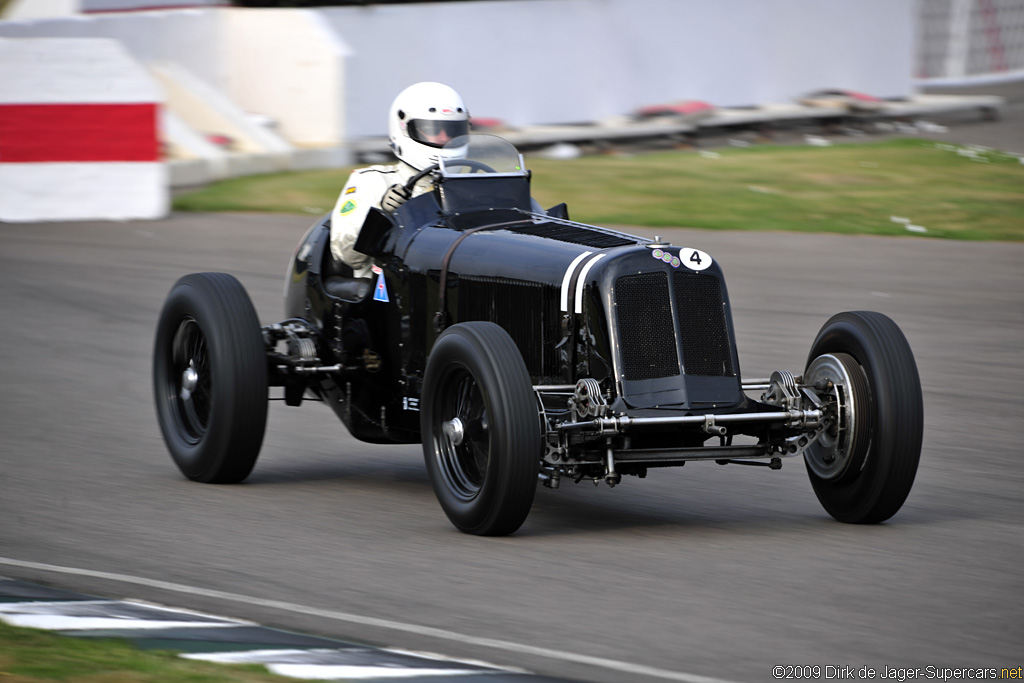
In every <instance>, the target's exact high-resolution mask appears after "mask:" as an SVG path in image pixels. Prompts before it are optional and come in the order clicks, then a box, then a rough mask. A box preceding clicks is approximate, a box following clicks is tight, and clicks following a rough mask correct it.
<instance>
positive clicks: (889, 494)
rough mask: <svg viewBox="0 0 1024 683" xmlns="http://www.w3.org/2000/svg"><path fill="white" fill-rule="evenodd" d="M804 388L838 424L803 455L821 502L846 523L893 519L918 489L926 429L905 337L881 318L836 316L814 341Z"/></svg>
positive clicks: (856, 313) (853, 314)
mask: <svg viewBox="0 0 1024 683" xmlns="http://www.w3.org/2000/svg"><path fill="white" fill-rule="evenodd" d="M804 381H805V382H806V383H809V384H817V386H819V387H822V388H823V391H824V392H825V394H826V395H827V397H828V400H830V401H831V402H832V406H833V410H832V412H833V414H834V417H835V419H834V421H833V423H832V424H830V425H829V426H828V427H827V429H826V430H825V431H824V432H823V433H822V434H821V436H819V437H818V440H817V441H816V442H815V443H814V444H813V445H812V446H810V447H809V448H808V449H807V451H806V452H805V454H804V460H805V462H806V464H807V473H808V475H809V476H810V479H811V486H812V487H813V488H814V493H815V494H816V495H817V496H818V500H819V501H820V502H821V504H822V506H823V507H824V508H825V510H826V511H827V512H828V513H829V514H830V515H832V516H833V517H835V518H836V519H837V520H839V521H841V522H849V523H854V524H873V523H877V522H883V521H885V520H887V519H889V518H890V517H892V516H893V515H894V514H896V512H897V511H898V510H899V509H900V507H901V506H902V505H903V503H904V501H905V500H906V499H907V496H908V495H909V494H910V489H911V487H912V486H913V484H914V477H915V475H916V474H917V464H918V460H919V459H920V455H921V441H922V435H923V425H924V407H923V402H922V398H921V380H920V378H919V376H918V373H917V364H916V363H915V362H914V355H913V352H912V351H911V349H910V345H909V344H908V343H907V340H906V337H904V335H903V332H902V331H900V329H899V327H898V326H897V325H896V323H894V322H893V321H892V320H891V319H889V318H888V317H886V316H884V315H882V314H881V313H874V312H869V311H854V312H847V313H839V314H838V315H835V316H833V317H832V318H831V319H829V321H828V322H827V323H825V326H824V327H822V328H821V331H820V332H819V333H818V336H817V338H816V339H815V340H814V344H813V345H812V346H811V352H810V354H809V356H808V365H807V370H806V371H805V372H804Z"/></svg>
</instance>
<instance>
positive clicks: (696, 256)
mask: <svg viewBox="0 0 1024 683" xmlns="http://www.w3.org/2000/svg"><path fill="white" fill-rule="evenodd" d="M690 261H692V262H693V263H696V264H697V265H698V266H699V265H700V263H701V261H700V252H698V251H697V250H696V249H694V250H693V252H692V253H691V254H690Z"/></svg>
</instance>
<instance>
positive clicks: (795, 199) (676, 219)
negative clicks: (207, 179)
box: [174, 139, 1024, 241]
mask: <svg viewBox="0 0 1024 683" xmlns="http://www.w3.org/2000/svg"><path fill="white" fill-rule="evenodd" d="M527 165H528V166H529V167H530V168H531V169H532V170H533V181H532V182H533V193H534V196H535V197H536V198H537V200H538V201H539V202H541V204H542V205H544V206H552V205H554V204H558V203H560V202H566V203H567V204H568V205H569V212H570V215H571V216H572V218H573V219H575V220H579V221H583V222H586V223H594V224H599V225H633V226H644V227H651V228H657V227H692V228H707V229H717V230H784V231H796V232H833V233H846V234H872V235H908V234H916V235H924V236H931V237H945V238H954V239H964V240H1007V241H1022V240H1024V163H1022V161H1021V159H1019V158H1018V157H1015V156H1011V155H1007V154H1002V153H999V152H994V151H986V150H977V149H968V148H963V147H958V146H955V145H946V144H942V143H935V142H930V141H926V140H919V139H904V140H892V141H887V142H873V143H865V144H843V145H834V146H831V147H810V146H806V147H805V146H800V147H782V146H775V145H761V146H752V147H747V148H727V149H722V150H719V151H715V152H696V151H682V150H680V151H671V152H656V153H650V154H638V155H633V156H625V155H607V156H591V157H584V158H580V159H573V160H568V161H552V160H547V159H541V158H532V157H531V158H529V159H528V164H527ZM349 170H350V169H332V170H324V171H303V172H296V173H282V174H273V175H265V176H251V177H245V178H235V179H232V180H227V181H223V182H220V183H215V184H213V185H210V186H208V187H204V188H202V189H200V190H197V191H195V192H190V193H187V194H183V195H181V196H179V197H177V198H176V199H175V201H174V209H175V210H178V211H271V212H287V213H303V212H304V213H310V214H322V213H325V212H326V211H328V210H330V209H331V208H332V207H333V206H334V202H335V199H336V198H337V193H338V192H339V190H340V189H341V187H342V185H343V184H344V182H345V180H346V178H347V177H348V172H349ZM893 217H897V218H903V219H906V220H907V223H904V222H896V221H894V220H893ZM908 224H909V225H912V226H920V228H923V229H924V232H920V229H919V228H912V229H911V231H908V227H907V225H908Z"/></svg>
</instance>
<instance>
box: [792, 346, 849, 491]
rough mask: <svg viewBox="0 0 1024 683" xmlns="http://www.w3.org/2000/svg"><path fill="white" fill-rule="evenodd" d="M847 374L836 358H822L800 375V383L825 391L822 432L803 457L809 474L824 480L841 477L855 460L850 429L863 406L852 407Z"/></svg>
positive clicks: (844, 367) (818, 358)
mask: <svg viewBox="0 0 1024 683" xmlns="http://www.w3.org/2000/svg"><path fill="white" fill-rule="evenodd" d="M850 371H851V369H849V368H847V367H846V365H845V364H844V363H843V362H842V361H840V360H839V359H838V358H836V357H835V356H833V355H831V354H825V355H822V356H819V357H817V358H815V359H814V361H813V362H812V363H811V364H810V366H808V368H807V372H806V373H805V374H804V382H806V383H808V384H821V385H823V386H828V388H829V390H828V392H827V393H825V394H823V395H822V398H826V400H827V401H828V403H829V404H830V410H829V411H828V412H829V413H830V414H829V415H828V417H827V418H826V428H825V429H823V430H822V431H821V433H820V434H819V435H818V439H817V441H816V442H815V443H813V444H811V445H810V446H809V447H808V448H807V451H806V452H805V454H804V455H805V458H806V461H807V464H808V466H809V467H810V468H811V470H812V471H813V472H814V473H815V474H816V475H817V476H818V477H820V478H821V479H825V480H835V479H838V478H839V477H841V476H842V475H843V474H844V473H845V472H846V471H847V469H848V468H849V467H850V465H851V463H852V461H853V460H855V459H856V458H855V457H854V453H855V452H856V448H857V446H858V444H855V443H854V438H853V426H854V425H855V424H856V419H857V411H858V410H862V409H864V406H858V405H857V404H856V401H855V398H854V392H853V378H852V377H851V376H850V374H849V373H850Z"/></svg>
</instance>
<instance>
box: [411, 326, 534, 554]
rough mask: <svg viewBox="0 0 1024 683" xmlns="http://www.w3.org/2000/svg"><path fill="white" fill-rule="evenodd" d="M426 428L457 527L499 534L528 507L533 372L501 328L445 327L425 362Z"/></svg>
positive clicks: (428, 449)
mask: <svg viewBox="0 0 1024 683" xmlns="http://www.w3.org/2000/svg"><path fill="white" fill-rule="evenodd" d="M423 387H424V390H423V400H422V401H421V404H420V405H421V413H420V427H421V431H422V435H423V454H424V458H425V460H426V465H427V472H428V474H429V475H430V480H431V483H432V484H433V486H434V492H435V493H436V494H437V499H438V501H439V502H440V503H441V507H442V508H443V509H444V511H445V514H446V515H447V516H448V519H449V520H451V522H452V524H454V525H455V526H456V527H457V528H458V529H459V530H461V531H464V532H466V533H470V534H477V535H482V536H501V535H505V534H510V533H512V532H514V531H515V530H516V529H518V528H519V527H520V526H521V525H522V523H523V521H525V519H526V516H527V515H528V514H529V512H530V506H531V505H532V504H533V496H534V493H535V492H536V487H537V471H538V464H539V461H540V445H541V444H540V436H541V435H540V422H539V418H538V415H537V404H536V401H535V399H534V396H533V387H532V385H531V383H530V375H529V372H528V371H527V369H526V364H525V363H524V362H523V359H522V356H521V355H520V354H519V350H518V349H517V348H516V346H515V344H514V343H513V341H512V339H511V337H509V336H508V333H507V332H505V331H504V330H503V329H502V328H501V327H499V326H497V325H495V324H493V323H489V322H469V323H462V324H459V325H453V326H452V327H450V328H448V329H447V330H445V332H444V334H442V335H441V336H440V337H439V338H438V340H437V343H436V344H435V345H434V348H433V350H432V351H431V353H430V358H429V359H428V361H427V370H426V375H425V377H424V382H423Z"/></svg>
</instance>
